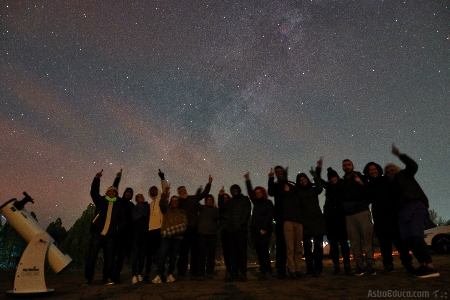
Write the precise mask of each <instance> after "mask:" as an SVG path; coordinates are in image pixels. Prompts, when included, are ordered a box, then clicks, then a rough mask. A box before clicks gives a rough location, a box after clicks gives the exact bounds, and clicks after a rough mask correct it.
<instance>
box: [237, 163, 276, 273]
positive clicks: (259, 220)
mask: <svg viewBox="0 0 450 300" xmlns="http://www.w3.org/2000/svg"><path fill="white" fill-rule="evenodd" d="M244 177H245V185H246V186H247V193H248V195H249V197H250V200H251V201H252V203H253V212H252V221H251V222H250V236H251V238H252V242H253V246H255V250H256V255H257V256H258V261H259V271H260V274H259V277H258V279H259V280H267V279H269V278H270V276H271V274H272V266H271V261H270V255H269V244H270V240H271V238H272V221H273V212H274V206H273V203H272V201H271V200H269V199H268V196H267V192H266V189H265V188H263V187H262V186H257V187H256V188H255V189H253V187H252V182H251V181H250V173H249V172H247V173H246V174H245V175H244Z"/></svg>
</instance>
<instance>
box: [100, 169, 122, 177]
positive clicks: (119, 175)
mask: <svg viewBox="0 0 450 300" xmlns="http://www.w3.org/2000/svg"><path fill="white" fill-rule="evenodd" d="M102 171H103V170H102ZM116 176H117V177H119V178H121V177H122V169H120V171H119V172H117V174H116Z"/></svg>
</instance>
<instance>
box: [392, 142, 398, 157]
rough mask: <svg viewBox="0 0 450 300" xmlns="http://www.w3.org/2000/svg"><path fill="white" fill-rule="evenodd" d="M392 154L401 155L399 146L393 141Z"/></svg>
mask: <svg viewBox="0 0 450 300" xmlns="http://www.w3.org/2000/svg"><path fill="white" fill-rule="evenodd" d="M391 152H392V154H394V155H395V156H399V155H400V150H398V148H397V147H395V144H394V143H392V150H391Z"/></svg>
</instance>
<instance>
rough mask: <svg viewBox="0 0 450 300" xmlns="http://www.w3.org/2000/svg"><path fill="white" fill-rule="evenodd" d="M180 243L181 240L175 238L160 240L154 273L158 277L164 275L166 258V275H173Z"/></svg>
mask: <svg viewBox="0 0 450 300" xmlns="http://www.w3.org/2000/svg"><path fill="white" fill-rule="evenodd" d="M181 241H182V240H181V239H177V238H168V239H166V238H162V239H161V244H160V249H159V261H158V270H157V271H156V274H158V275H160V276H162V275H163V274H164V269H165V267H166V261H167V258H169V269H168V270H167V274H173V272H174V271H175V262H176V261H177V256H178V251H179V250H180V245H181Z"/></svg>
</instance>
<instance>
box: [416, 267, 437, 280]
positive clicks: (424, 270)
mask: <svg viewBox="0 0 450 300" xmlns="http://www.w3.org/2000/svg"><path fill="white" fill-rule="evenodd" d="M440 275H441V274H439V273H438V272H437V271H436V269H435V268H430V267H427V266H421V267H420V268H419V269H418V270H417V271H416V274H415V276H416V277H418V278H431V277H439V276H440Z"/></svg>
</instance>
